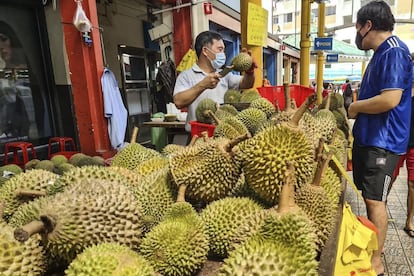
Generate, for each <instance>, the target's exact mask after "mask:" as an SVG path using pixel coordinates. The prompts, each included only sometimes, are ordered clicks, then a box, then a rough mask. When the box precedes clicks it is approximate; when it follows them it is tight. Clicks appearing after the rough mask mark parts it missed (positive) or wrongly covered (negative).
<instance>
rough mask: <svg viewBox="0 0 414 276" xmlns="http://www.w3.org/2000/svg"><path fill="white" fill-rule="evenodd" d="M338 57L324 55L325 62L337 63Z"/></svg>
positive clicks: (336, 55)
mask: <svg viewBox="0 0 414 276" xmlns="http://www.w3.org/2000/svg"><path fill="white" fill-rule="evenodd" d="M338 60H339V56H338V54H327V55H326V62H338Z"/></svg>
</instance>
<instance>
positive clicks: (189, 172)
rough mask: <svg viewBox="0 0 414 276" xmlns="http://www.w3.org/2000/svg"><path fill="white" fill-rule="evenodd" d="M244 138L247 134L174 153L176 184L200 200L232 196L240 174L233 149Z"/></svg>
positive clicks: (173, 163) (193, 197) (173, 168)
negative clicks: (184, 187)
mask: <svg viewBox="0 0 414 276" xmlns="http://www.w3.org/2000/svg"><path fill="white" fill-rule="evenodd" d="M244 139H247V135H244V136H241V137H238V138H236V139H233V140H228V139H225V138H221V139H215V140H212V141H210V142H207V143H202V144H195V145H194V146H191V147H187V148H186V149H184V150H182V151H181V152H179V153H177V154H175V155H171V156H170V158H169V162H170V168H171V174H172V176H173V179H174V182H175V183H176V184H177V186H181V185H183V186H186V187H187V190H186V191H187V194H186V195H187V196H188V198H189V199H192V200H195V201H198V202H211V201H214V200H217V199H220V198H223V197H225V196H227V195H229V194H230V193H231V191H232V190H233V188H234V186H235V185H236V183H237V181H238V179H239V176H240V173H241V170H240V167H239V166H238V164H237V163H236V161H235V160H234V158H233V152H232V148H233V147H234V146H235V145H237V143H239V142H240V141H242V140H244Z"/></svg>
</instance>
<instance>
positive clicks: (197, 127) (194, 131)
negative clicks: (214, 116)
mask: <svg viewBox="0 0 414 276" xmlns="http://www.w3.org/2000/svg"><path fill="white" fill-rule="evenodd" d="M189 124H190V126H191V137H193V136H194V135H197V136H199V137H202V136H203V134H202V132H203V131H207V135H208V137H211V136H213V134H214V129H215V128H216V126H215V125H210V124H203V123H199V122H197V121H190V122H189Z"/></svg>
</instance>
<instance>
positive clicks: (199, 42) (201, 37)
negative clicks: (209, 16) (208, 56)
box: [194, 31, 223, 57]
mask: <svg viewBox="0 0 414 276" xmlns="http://www.w3.org/2000/svg"><path fill="white" fill-rule="evenodd" d="M214 39H215V40H222V39H223V37H222V36H221V35H220V34H219V33H216V32H212V31H205V32H201V33H199V34H198V36H197V37H196V40H195V46H194V48H195V51H196V54H197V57H200V54H201V50H202V49H203V47H205V46H209V45H211V44H213V40H214Z"/></svg>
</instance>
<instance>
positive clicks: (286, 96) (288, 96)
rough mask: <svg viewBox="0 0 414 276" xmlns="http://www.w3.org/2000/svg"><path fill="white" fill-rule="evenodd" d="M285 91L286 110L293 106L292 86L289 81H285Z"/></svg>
mask: <svg viewBox="0 0 414 276" xmlns="http://www.w3.org/2000/svg"><path fill="white" fill-rule="evenodd" d="M283 93H284V95H285V111H290V110H292V107H291V105H290V88H289V83H287V82H284V83H283Z"/></svg>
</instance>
